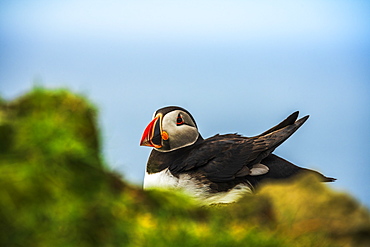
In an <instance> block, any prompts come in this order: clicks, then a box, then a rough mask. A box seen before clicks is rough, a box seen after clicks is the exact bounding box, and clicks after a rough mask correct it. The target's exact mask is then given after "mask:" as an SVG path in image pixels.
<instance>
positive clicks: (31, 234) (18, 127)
mask: <svg viewBox="0 0 370 247" xmlns="http://www.w3.org/2000/svg"><path fill="white" fill-rule="evenodd" d="M96 118H97V111H96V108H95V107H94V106H92V105H91V104H90V103H89V102H88V100H87V99H85V98H84V97H81V96H78V95H76V94H72V93H70V92H69V91H68V90H45V89H42V88H36V89H34V90H32V91H31V92H29V93H28V94H26V95H24V96H22V97H20V98H18V99H15V100H13V101H10V102H6V101H4V100H1V101H0V246H63V247H64V246H79V247H80V246H82V247H83V246H253V247H258V246H274V247H275V246H284V247H286V246H328V247H329V246H370V217H369V213H368V211H367V209H366V208H363V207H361V206H360V205H359V204H358V203H357V202H356V201H355V200H354V199H352V198H351V197H350V196H349V195H347V194H343V193H338V192H335V191H332V190H331V189H329V188H328V187H327V186H326V185H325V184H321V183H318V182H317V183H315V182H312V181H313V179H312V178H307V177H305V178H300V179H297V180H296V181H292V182H289V183H284V184H282V183H279V184H276V183H271V184H268V185H265V186H263V187H262V188H261V190H260V191H258V193H257V195H254V196H251V195H246V196H245V197H244V198H243V199H242V200H241V201H240V202H238V203H234V204H231V205H213V206H210V207H204V206H203V207H201V206H198V204H197V202H196V201H194V200H192V199H190V198H188V197H187V196H186V195H183V194H182V193H181V192H178V191H162V190H153V191H142V190H141V189H140V188H138V187H136V186H132V185H129V184H127V183H126V182H125V181H123V179H121V178H120V176H119V175H118V174H115V173H113V172H111V171H109V168H108V166H106V165H104V161H103V158H102V154H101V143H100V135H99V129H98V127H97V125H96V122H97V121H96Z"/></svg>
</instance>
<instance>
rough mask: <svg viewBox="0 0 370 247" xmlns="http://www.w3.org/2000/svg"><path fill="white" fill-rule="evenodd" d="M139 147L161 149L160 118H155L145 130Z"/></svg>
mask: <svg viewBox="0 0 370 247" xmlns="http://www.w3.org/2000/svg"><path fill="white" fill-rule="evenodd" d="M140 146H148V147H154V148H161V147H162V131H161V117H160V116H158V117H155V118H154V119H153V120H152V121H151V122H150V123H149V124H148V126H147V127H146V128H145V130H144V133H143V136H142V137H141V140H140Z"/></svg>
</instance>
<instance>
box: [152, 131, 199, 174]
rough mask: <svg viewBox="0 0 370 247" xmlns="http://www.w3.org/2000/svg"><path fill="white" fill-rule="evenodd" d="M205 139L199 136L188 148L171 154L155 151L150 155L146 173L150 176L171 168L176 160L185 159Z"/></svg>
mask: <svg viewBox="0 0 370 247" xmlns="http://www.w3.org/2000/svg"><path fill="white" fill-rule="evenodd" d="M203 140H204V139H203V137H202V136H201V135H200V134H199V136H198V139H197V141H196V142H195V143H194V144H192V145H190V146H187V147H184V148H180V149H176V150H173V151H170V152H160V151H158V150H155V149H153V150H152V152H151V153H150V156H149V159H148V164H147V166H146V171H147V173H149V174H153V173H157V172H160V171H163V170H164V169H166V168H169V167H170V166H171V165H172V164H173V163H174V162H176V160H178V159H182V158H184V156H186V155H187V154H189V152H190V151H191V150H192V149H193V148H194V146H196V145H198V144H200V143H201V142H203Z"/></svg>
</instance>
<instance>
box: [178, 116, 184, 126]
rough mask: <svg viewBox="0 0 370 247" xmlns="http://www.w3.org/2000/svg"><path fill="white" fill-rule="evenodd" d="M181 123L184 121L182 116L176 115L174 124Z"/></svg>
mask: <svg viewBox="0 0 370 247" xmlns="http://www.w3.org/2000/svg"><path fill="white" fill-rule="evenodd" d="M183 123H184V119H183V118H182V116H181V115H180V114H179V115H177V119H176V124H177V125H181V124H183Z"/></svg>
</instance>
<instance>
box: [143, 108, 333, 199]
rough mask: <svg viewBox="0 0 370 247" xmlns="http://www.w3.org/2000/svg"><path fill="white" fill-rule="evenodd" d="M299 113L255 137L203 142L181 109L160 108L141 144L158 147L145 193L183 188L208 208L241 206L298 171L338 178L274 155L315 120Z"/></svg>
mask: <svg viewBox="0 0 370 247" xmlns="http://www.w3.org/2000/svg"><path fill="white" fill-rule="evenodd" d="M298 114H299V112H298V111H297V112H294V113H292V114H291V115H290V116H288V117H287V118H286V119H285V120H283V121H282V122H281V123H279V124H278V125H276V126H274V127H272V128H271V129H269V130H267V131H265V132H263V133H262V134H260V135H257V136H254V137H244V136H241V135H238V134H225V135H220V134H217V135H215V136H212V137H210V138H207V139H203V137H202V136H201V134H200V133H199V131H198V128H197V124H196V122H195V120H194V118H193V116H192V115H191V114H190V113H189V112H188V111H187V110H185V109H183V108H181V107H178V106H168V107H164V108H161V109H159V110H157V111H156V112H155V113H154V116H153V119H152V121H151V122H150V123H149V124H148V126H147V127H146V128H145V130H144V133H143V135H142V138H141V141H140V145H141V146H149V147H153V150H152V151H151V153H150V156H149V159H148V162H147V166H146V172H145V177H144V189H149V188H158V187H159V188H161V187H164V188H179V189H183V190H184V191H185V192H186V193H188V194H190V195H191V196H193V197H195V198H197V199H199V200H200V201H201V202H202V203H204V204H217V203H232V202H236V201H237V200H238V199H240V198H241V197H242V196H243V195H245V194H246V193H253V192H254V191H255V189H256V187H257V186H258V185H259V184H260V183H261V182H263V181H264V180H267V179H285V178H289V177H292V176H294V175H296V174H298V173H313V174H316V175H317V176H318V177H319V178H320V179H321V180H322V181H323V182H332V181H334V180H335V179H334V178H330V177H326V176H324V175H322V174H321V173H319V172H316V171H313V170H309V169H305V168H301V167H299V166H296V165H294V164H292V163H290V162H289V161H287V160H285V159H283V158H281V157H278V156H277V155H275V154H272V152H273V151H274V150H275V148H277V147H278V146H279V145H280V144H282V143H283V142H284V141H285V140H286V139H288V138H289V137H290V136H291V135H292V134H293V133H294V132H295V131H296V130H297V129H298V128H299V127H301V126H302V125H303V123H304V122H305V121H306V120H307V119H308V117H309V116H305V117H303V118H301V119H299V120H297V118H298Z"/></svg>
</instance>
